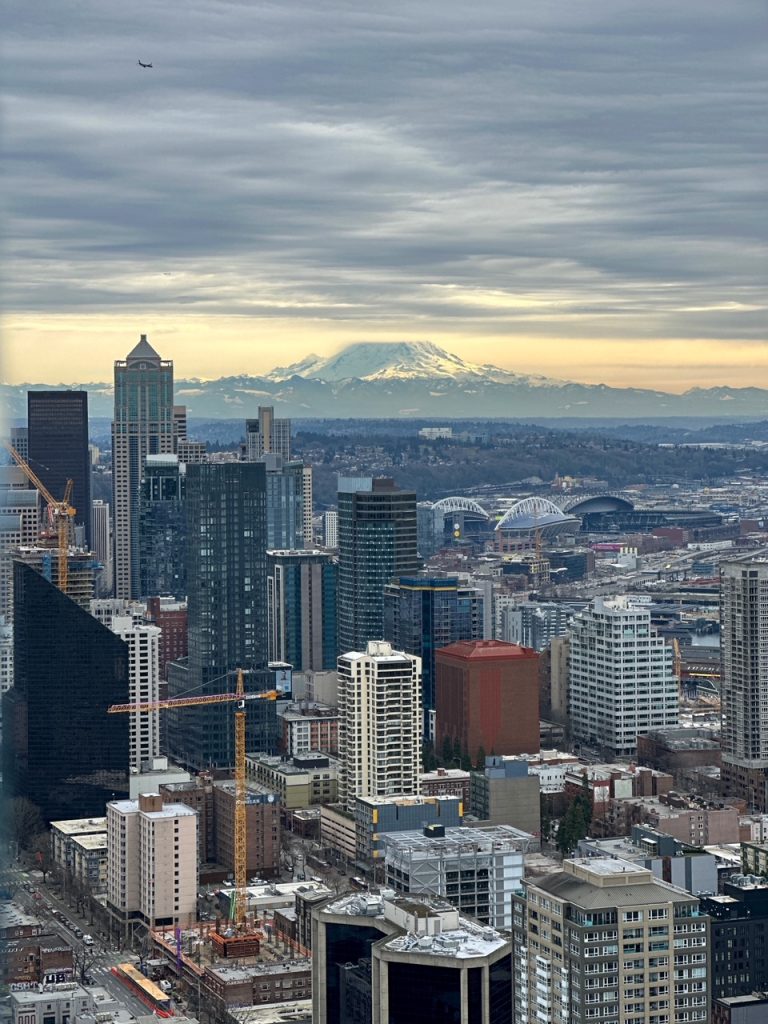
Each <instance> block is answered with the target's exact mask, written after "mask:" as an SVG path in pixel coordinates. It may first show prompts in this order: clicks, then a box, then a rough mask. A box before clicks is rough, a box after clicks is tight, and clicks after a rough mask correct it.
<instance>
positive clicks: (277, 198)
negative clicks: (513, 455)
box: [3, 0, 768, 385]
mask: <svg viewBox="0 0 768 1024" xmlns="http://www.w3.org/2000/svg"><path fill="white" fill-rule="evenodd" d="M9 9H10V14H9V15H7V16H6V22H5V24H6V33H5V35H6V41H5V48H4V58H3V62H4V66H5V73H4V86H5V92H6V102H5V108H4V121H5V125H4V129H5V131H4V134H5V139H6V143H5V152H6V174H5V192H6V196H7V197H8V198H7V200H6V213H7V225H6V243H5V253H4V258H5V264H6V275H5V276H6V281H5V285H4V300H5V306H6V308H7V309H8V310H9V311H10V313H11V319H13V317H14V316H16V317H17V318H18V322H19V323H20V324H23V325H24V326H25V329H27V330H30V329H32V328H31V325H34V323H35V321H36V318H40V320H41V322H42V321H44V320H45V318H49V317H54V316H58V315H60V314H69V315H83V314H99V315H115V314H117V315H119V316H121V317H123V318H124V320H125V324H126V329H127V332H128V333H129V334H130V336H131V339H132V338H133V329H134V325H135V323H136V321H137V319H139V318H141V320H142V323H146V322H147V314H148V313H150V314H156V315H157V316H158V317H166V318H167V317H169V316H171V315H183V316H188V315H189V314H190V313H197V314H205V315H207V316H212V317H215V316H222V317H224V316H228V317H232V316H244V317H248V318H251V317H255V318H269V319H280V320H288V321H295V322H296V323H297V327H298V325H300V326H301V333H302V336H306V335H307V333H308V332H309V333H311V325H312V324H318V325H323V330H324V331H325V334H324V336H326V337H327V336H328V326H329V323H330V325H331V327H332V326H333V324H334V322H338V324H339V328H340V329H341V326H342V325H344V332H345V333H344V337H345V338H347V339H348V340H349V339H350V334H349V325H350V323H351V324H353V325H355V324H357V325H359V332H358V335H359V337H360V338H364V337H366V336H367V334H371V333H372V332H373V330H374V328H375V330H376V331H378V332H381V330H382V329H386V327H387V325H388V324H391V325H393V329H396V330H397V331H400V332H401V331H402V325H403V324H410V325H412V330H411V331H410V336H411V337H431V338H432V339H433V340H435V341H438V342H441V343H444V342H446V341H447V340H448V339H446V336H445V333H449V334H452V335H454V336H455V337H456V338H459V337H462V338H464V339H465V340H466V339H471V338H472V337H473V336H478V337H483V338H485V339H488V338H494V337H495V338H497V339H499V341H501V340H502V339H507V338H508V339H511V343H512V342H513V341H514V339H515V338H516V337H526V338H527V339H530V338H532V337H533V338H535V337H536V336H537V335H540V336H542V337H546V338H548V339H551V338H560V339H563V340H564V341H568V339H588V340H591V339H595V340H598V339H601V338H602V339H618V340H620V341H627V342H632V341H637V340H638V339H647V342H648V344H649V345H650V344H651V343H652V342H653V341H655V340H656V341H657V340H664V339H683V340H685V339H690V341H691V359H694V360H695V344H696V343H698V342H701V343H702V344H703V343H706V342H707V340H709V342H710V343H711V342H722V345H723V352H722V359H723V365H725V364H726V363H727V362H728V347H729V346H733V347H734V348H741V350H742V352H743V349H744V346H747V347H753V348H754V351H755V353H756V357H755V358H756V362H759V361H760V360H761V359H762V358H763V357H764V340H765V337H766V331H765V327H766V305H765V285H766V269H767V267H768V261H767V260H766V250H765V184H766V171H765V155H766V154H765V142H766V138H768V124H767V123H766V110H768V90H766V86H765V81H766V79H765V71H766V68H765V63H766V60H765V58H766V45H765V43H766V21H765V7H764V5H763V3H762V0H754V2H752V0H737V2H735V3H732V4H727V3H723V2H722V0H716V2H715V0H675V2H673V3H670V2H669V0H663V2H648V3H644V4H642V5H641V4H638V3H636V2H635V0H579V2H578V3H574V2H572V0H554V2H548V0H528V2H526V3H515V2H513V3H510V2H509V0H499V2H496V0H490V2H481V3H479V4H474V5H473V4H468V3H466V0H460V2H453V0H440V2H437V0H434V2H432V0H427V2H421V3H419V2H408V3H405V2H397V0H395V2H393V0H388V2H386V3H383V4H379V5H373V4H365V3H364V4H362V5H361V4H359V3H356V2H348V3H342V2H332V3H331V2H328V3H323V2H320V3H318V2H317V0H314V2H309V0H300V2H295V0H284V2H281V3H272V4H268V3H251V2H247V3H237V2H217V0H205V2H200V0H184V3H169V2H168V0H165V2H152V0H132V2H130V3H126V4H117V3H112V2H109V0H106V2H105V0H48V2H41V3H32V4H30V3H29V2H28V0H17V2H12V3H10V4H9V5H8V7H7V8H6V10H7V11H8V10H9ZM138 58H140V59H141V60H143V61H151V62H152V63H153V65H154V67H153V69H152V70H146V71H145V70H143V69H142V68H140V67H138V66H137V63H136V61H137V59H138ZM244 331H245V332H246V333H247V332H248V331H252V332H253V333H254V334H257V333H258V331H259V321H258V320H253V321H248V322H246V323H245V326H244ZM466 344H467V343H466V341H465V344H464V346H463V349H462V354H463V355H465V356H467V357H469V358H474V359H476V361H478V362H481V361H484V360H483V359H482V358H481V356H482V354H483V353H482V352H480V351H475V352H472V351H470V350H468V349H467V347H466ZM448 347H454V348H456V347H457V346H456V345H453V346H451V345H450V343H449V345H448ZM633 351H634V352H636V346H635V347H634V348H633ZM122 354H123V353H120V352H117V353H113V356H114V355H122ZM303 354H306V349H303V350H302V351H296V352H289V353H288V354H287V356H286V357H285V358H283V359H281V360H280V361H282V362H288V361H290V359H291V358H299V357H301V356H302V355H303ZM222 358H223V363H222V372H227V371H230V370H232V369H242V368H243V367H242V366H238V367H231V366H227V365H225V363H226V359H225V358H224V357H222ZM619 358H620V357H619ZM633 358H636V355H635V356H633ZM496 361H499V360H498V359H497V360H496ZM255 362H258V360H257V359H256V358H255ZM512 362H514V359H513V358H512V357H510V360H508V364H511V363H512ZM528 362H529V363H530V359H529V360H528ZM268 365H271V364H269V363H268ZM254 368H256V367H254ZM258 368H267V367H265V366H263V365H261V366H258ZM186 370H187V372H188V373H190V372H194V371H195V367H194V366H189V367H186ZM28 376H33V370H31V369H30V371H29V374H28ZM755 383H762V384H763V385H765V384H767V383H768V381H760V382H758V381H755Z"/></svg>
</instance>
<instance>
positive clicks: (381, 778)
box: [338, 640, 422, 813]
mask: <svg viewBox="0 0 768 1024" xmlns="http://www.w3.org/2000/svg"><path fill="white" fill-rule="evenodd" d="M338 674H339V713H340V716H341V722H340V729H339V752H340V754H341V774H340V777H339V801H340V803H342V804H343V805H344V806H345V807H346V809H347V810H348V811H349V812H350V813H353V812H354V809H355V798H356V797H358V796H372V797H379V796H381V797H389V796H417V795H418V794H419V792H420V788H421V722H422V717H421V658H418V657H415V656H414V655H412V654H405V653H403V652H402V651H396V650H394V649H393V648H392V645H391V644H388V643H385V642H384V641H383V640H371V641H370V642H369V643H368V645H367V649H366V651H365V653H362V652H360V651H352V652H350V653H349V654H343V655H342V656H341V657H340V658H339V660H338Z"/></svg>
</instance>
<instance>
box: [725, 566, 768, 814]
mask: <svg viewBox="0 0 768 1024" xmlns="http://www.w3.org/2000/svg"><path fill="white" fill-rule="evenodd" d="M720 600H721V605H720V649H721V659H722V672H721V676H722V678H721V683H720V696H721V708H722V726H721V745H722V751H723V754H722V758H723V759H722V769H721V779H722V783H723V788H724V792H725V793H726V794H728V795H733V796H740V797H742V798H743V799H744V800H746V801H747V803H748V804H749V805H750V807H752V808H755V809H756V810H758V811H766V810H768V705H767V704H766V701H765V698H764V694H765V693H766V691H767V690H768V558H766V557H759V558H744V559H742V560H738V561H733V562H726V563H725V564H723V565H722V566H721V569H720Z"/></svg>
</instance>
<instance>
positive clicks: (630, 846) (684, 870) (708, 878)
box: [577, 825, 718, 896]
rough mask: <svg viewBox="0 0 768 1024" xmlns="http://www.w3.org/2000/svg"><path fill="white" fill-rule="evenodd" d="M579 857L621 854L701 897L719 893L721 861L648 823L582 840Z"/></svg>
mask: <svg viewBox="0 0 768 1024" xmlns="http://www.w3.org/2000/svg"><path fill="white" fill-rule="evenodd" d="M577 852H578V855H579V857H602V858H605V857H617V858H619V859H620V860H626V861H630V862H631V863H632V864H637V865H639V866H640V867H644V868H648V869H649V871H651V872H652V874H653V877H654V878H658V879H660V880H661V881H663V882H669V883H671V884H672V885H676V886H677V887H678V888H679V889H685V891H686V892H690V893H692V894H693V895H694V896H699V895H701V893H705V892H717V887H718V872H717V861H716V860H715V857H714V856H713V855H712V854H711V853H707V851H706V850H704V849H702V848H701V847H695V846H687V845H686V844H685V843H683V842H681V840H679V839H676V838H675V837H674V836H670V835H666V834H665V833H663V832H658V831H656V829H652V828H649V827H648V826H646V825H635V826H634V828H633V829H632V835H631V836H629V837H621V838H618V839H582V840H581V841H580V842H579V845H578V850H577Z"/></svg>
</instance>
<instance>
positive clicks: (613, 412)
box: [0, 341, 768, 420]
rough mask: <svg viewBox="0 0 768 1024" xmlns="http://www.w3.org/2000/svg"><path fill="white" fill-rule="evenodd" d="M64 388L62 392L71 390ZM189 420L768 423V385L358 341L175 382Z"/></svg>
mask: <svg viewBox="0 0 768 1024" xmlns="http://www.w3.org/2000/svg"><path fill="white" fill-rule="evenodd" d="M64 386H65V385H58V387H64ZM68 386H69V387H72V386H75V387H80V388H82V389H83V390H86V391H88V393H89V406H90V409H89V412H90V415H91V416H92V417H111V415H112V411H113V410H112V403H113V399H112V388H111V386H110V385H109V384H83V385H68ZM46 387H51V385H44V384H22V385H0V400H2V401H3V402H4V405H5V408H6V409H7V414H8V416H9V417H10V418H11V419H12V420H13V419H16V420H23V419H24V418H25V416H26V392H27V391H28V390H30V389H33V388H34V389H39V388H46ZM175 397H176V401H177V402H179V403H184V404H186V406H187V409H188V415H189V416H190V417H195V418H202V419H240V418H242V419H245V418H246V417H248V416H251V415H253V413H254V412H255V410H256V408H257V407H258V406H259V405H274V406H275V410H276V412H277V414H278V415H281V416H291V417H294V418H301V417H308V418H309V417H332V418H346V417H349V418H392V417H398V416H400V417H403V418H406V417H411V418H441V419H458V418H462V417H465V418H473V419H482V418H486V417H487V418H493V417H504V418H523V419H524V418H537V419H538V418H542V417H579V418H599V417H621V418H627V419H630V418H634V419H642V418H646V419H648V418H656V417H662V416H663V417H667V416H695V417H718V418H733V419H739V418H742V419H744V418H766V417H768V391H766V390H763V389H761V388H729V387H717V388H692V389H691V390H690V391H687V392H685V394H682V395H675V394H668V393H666V392H663V391H652V390H647V389H641V388H612V387H608V386H607V385H605V384H578V383H575V382H574V381H566V380H555V379H552V378H549V377H541V376H535V375H525V374H518V373H514V372H513V371H511V370H504V369H501V368H500V367H498V366H490V365H480V364H478V363H470V362H466V361H465V360H463V359H460V358H459V357H458V356H456V355H454V354H453V353H451V352H447V351H446V350H445V349H442V348H440V347H439V346H438V345H435V344H433V343H432V342H426V341H419V342H416V341H402V342H392V343H380V342H359V343H357V344H353V345H347V346H346V348H344V349H342V350H341V351H340V352H338V353H337V354H336V355H334V356H331V357H330V358H321V357H320V356H316V355H310V356H307V358H306V359H302V360H301V361H300V362H298V363H293V364H292V365H290V366H283V367H278V368H276V369H274V370H272V371H271V372H270V373H267V374H264V375H262V376H250V375H248V374H240V375H238V376H232V377H220V378H218V379H217V380H195V379H193V380H179V379H177V380H176V385H175Z"/></svg>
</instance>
